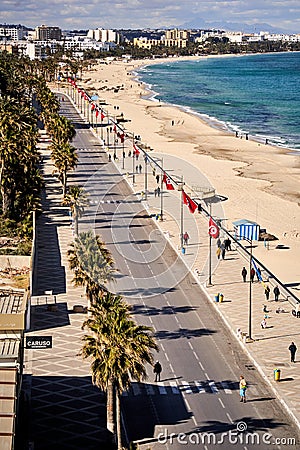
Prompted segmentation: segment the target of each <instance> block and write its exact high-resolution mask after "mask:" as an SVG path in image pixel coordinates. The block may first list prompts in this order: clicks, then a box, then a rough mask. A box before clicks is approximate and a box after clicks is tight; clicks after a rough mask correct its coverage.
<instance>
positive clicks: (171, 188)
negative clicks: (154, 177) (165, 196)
mask: <svg viewBox="0 0 300 450" xmlns="http://www.w3.org/2000/svg"><path fill="white" fill-rule="evenodd" d="M163 183H165V185H166V188H167V191H174V186H173V184H172V183H171V180H170V178H169V177H167V174H166V172H165V173H164V176H163Z"/></svg>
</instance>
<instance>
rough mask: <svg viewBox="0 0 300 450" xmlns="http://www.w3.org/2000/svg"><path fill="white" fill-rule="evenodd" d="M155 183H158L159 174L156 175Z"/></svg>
mask: <svg viewBox="0 0 300 450" xmlns="http://www.w3.org/2000/svg"><path fill="white" fill-rule="evenodd" d="M156 183H157V184H158V183H159V175H156Z"/></svg>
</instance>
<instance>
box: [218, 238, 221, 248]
mask: <svg viewBox="0 0 300 450" xmlns="http://www.w3.org/2000/svg"><path fill="white" fill-rule="evenodd" d="M217 247H221V239H220V238H218V240H217Z"/></svg>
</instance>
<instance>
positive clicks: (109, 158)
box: [108, 154, 111, 162]
mask: <svg viewBox="0 0 300 450" xmlns="http://www.w3.org/2000/svg"><path fill="white" fill-rule="evenodd" d="M108 162H111V154H109V155H108Z"/></svg>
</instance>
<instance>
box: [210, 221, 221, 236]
mask: <svg viewBox="0 0 300 450" xmlns="http://www.w3.org/2000/svg"><path fill="white" fill-rule="evenodd" d="M208 234H209V235H210V236H211V237H213V238H214V239H217V237H219V234H220V230H219V227H218V225H217V224H216V222H215V221H214V220H213V218H212V217H210V218H209V225H208Z"/></svg>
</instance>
